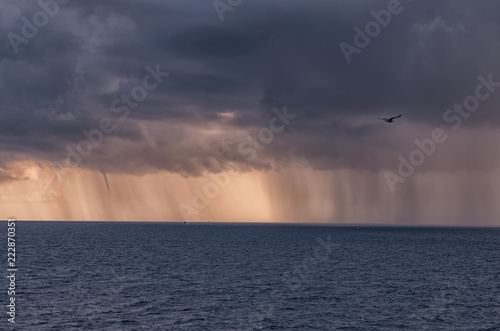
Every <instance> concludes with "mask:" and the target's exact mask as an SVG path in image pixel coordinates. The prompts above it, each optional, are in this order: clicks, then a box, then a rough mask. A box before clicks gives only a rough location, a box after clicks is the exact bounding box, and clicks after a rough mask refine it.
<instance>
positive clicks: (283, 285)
mask: <svg viewBox="0 0 500 331" xmlns="http://www.w3.org/2000/svg"><path fill="white" fill-rule="evenodd" d="M16 222H17V223H16V233H15V240H16V246H15V253H16V265H15V267H16V271H15V314H16V315H15V324H14V323H12V322H9V321H8V319H9V318H10V316H9V314H7V313H8V311H9V307H7V304H9V300H10V297H11V296H9V295H8V294H7V293H8V288H9V284H10V283H9V281H10V279H8V278H7V277H6V276H8V275H9V274H8V272H7V267H8V266H7V222H2V228H3V231H2V234H1V236H2V242H4V244H5V245H3V247H4V253H3V254H2V255H3V262H4V264H3V265H4V266H5V267H4V271H3V272H4V273H5V275H4V276H3V277H2V279H3V280H4V281H3V282H1V284H3V285H2V286H3V289H0V293H1V294H0V301H1V302H2V307H3V310H4V311H3V312H2V314H1V315H0V316H2V318H1V319H2V320H0V330H14V329H19V330H27V331H28V330H33V331H41V330H433V331H436V330H468V331H469V330H500V229H494V228H493V229H488V228H430V227H429V228H417V227H360V228H356V227H354V226H316V225H276V224H269V225H263V224H217V223H206V224H204V223H201V224H200V223H186V224H184V223H142V222H28V221H16Z"/></svg>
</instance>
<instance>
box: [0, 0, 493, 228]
mask: <svg viewBox="0 0 500 331" xmlns="http://www.w3.org/2000/svg"><path fill="white" fill-rule="evenodd" d="M499 11H500V3H498V1H493V0H484V1H478V2H471V1H427V0H423V1H410V0H401V1H397V0H390V1H373V0H370V1H355V2H352V1H346V0H344V1H334V0H330V1H325V0H310V1H297V0H286V1H285V0H266V1H262V0H252V1H249V0H231V1H230V0H226V1H224V0H216V1H213V2H212V1H210V0H203V1H202V0H190V1H185V0H182V1H181V0H172V1H159V0H156V1H153V0H145V1H137V0H134V1H132V0H120V1H113V0H108V1H93V0H86V1H66V0H59V1H58V2H56V1H55V0H43V1H14V0H0V15H1V18H0V35H1V36H3V37H2V39H1V41H0V218H7V217H11V216H15V217H17V218H18V219H32V220H90V221H96V220H111V221H120V220H122V221H131V220H143V221H187V222H191V221H203V222H204V221H207V220H211V221H222V222H238V221H245V222H304V223H332V224H355V223H356V224H390V225H466V226H499V225H500V220H499V217H498V216H499V215H500V206H499V204H498V203H497V201H498V199H499V198H500V187H498V185H496V184H495V183H496V182H498V179H500V158H499V152H500V150H499V149H498V148H497V147H496V145H497V144H496V142H497V141H498V139H499V138H500V115H499V113H498V111H497V108H498V107H497V106H498V105H499V102H500V63H499V62H498V58H499V55H500V52H499V51H500V43H499V38H500V37H499V36H500V21H499V19H498V13H499ZM399 114H402V117H401V118H398V119H396V120H394V122H393V123H386V122H385V121H382V120H380V119H379V118H380V117H382V118H387V117H392V116H396V115H399Z"/></svg>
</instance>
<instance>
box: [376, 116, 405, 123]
mask: <svg viewBox="0 0 500 331" xmlns="http://www.w3.org/2000/svg"><path fill="white" fill-rule="evenodd" d="M400 117H401V114H399V115H398V116H394V117H390V118H385V117H379V119H381V120H382V121H386V122H387V123H392V122H394V120H395V119H396V118H400Z"/></svg>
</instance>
